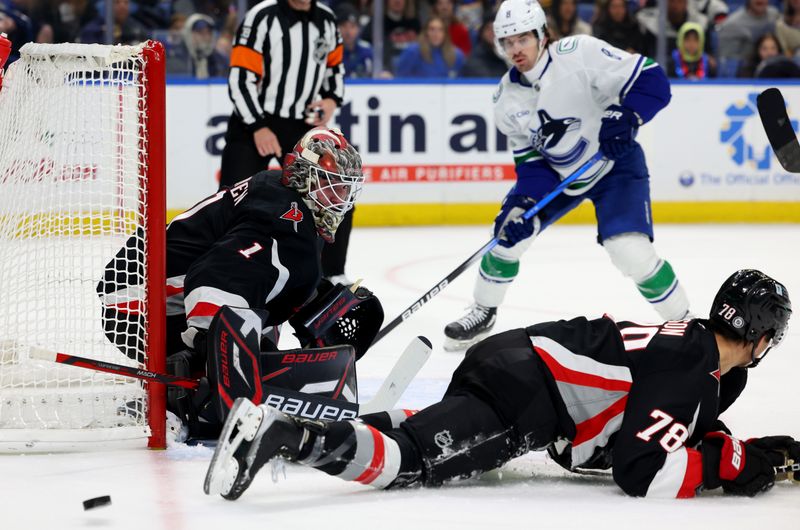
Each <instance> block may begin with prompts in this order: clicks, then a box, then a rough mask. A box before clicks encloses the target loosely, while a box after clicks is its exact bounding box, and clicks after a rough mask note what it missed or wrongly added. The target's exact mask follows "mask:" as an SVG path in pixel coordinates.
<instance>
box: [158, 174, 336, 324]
mask: <svg viewBox="0 0 800 530" xmlns="http://www.w3.org/2000/svg"><path fill="white" fill-rule="evenodd" d="M280 175H281V173H280V171H262V172H260V173H257V174H256V175H254V176H252V177H250V178H248V179H245V180H243V181H241V182H239V183H238V184H236V186H234V187H232V188H229V189H225V190H222V191H220V192H218V193H216V194H214V195H212V196H211V197H208V198H207V199H205V200H204V201H201V202H200V203H198V204H197V205H195V206H194V207H193V208H191V209H189V210H188V211H186V212H184V213H182V214H180V215H178V216H177V217H175V219H173V221H172V222H171V223H170V225H169V227H168V228H167V277H168V282H167V283H168V290H169V292H168V304H167V307H168V313H171V314H174V312H175V311H180V312H185V314H186V319H187V322H188V324H189V325H190V326H194V327H197V328H201V329H205V328H207V327H208V324H209V323H210V321H211V318H212V317H213V316H214V314H215V313H216V312H217V310H218V309H219V307H220V306H222V305H230V306H236V307H251V308H257V309H266V310H267V311H268V312H269V320H268V324H279V323H282V322H285V321H286V320H287V319H288V318H289V316H291V315H292V313H294V312H295V311H296V310H297V309H298V308H299V307H300V306H302V305H303V304H304V303H305V302H306V301H308V299H309V298H310V297H311V296H312V294H313V293H314V289H315V288H316V286H317V284H318V283H319V281H320V277H321V266H320V249H321V248H322V247H321V244H322V243H321V241H322V240H321V239H320V238H319V237H318V236H317V229H316V226H315V224H314V218H313V216H312V213H311V211H310V210H309V209H308V207H307V206H306V205H305V204H304V203H303V200H302V197H301V196H300V194H299V193H298V192H297V191H295V190H292V189H289V188H287V187H286V186H284V185H282V184H281V182H280ZM181 298H182V302H183V303H180V302H181V300H180V299H181Z"/></svg>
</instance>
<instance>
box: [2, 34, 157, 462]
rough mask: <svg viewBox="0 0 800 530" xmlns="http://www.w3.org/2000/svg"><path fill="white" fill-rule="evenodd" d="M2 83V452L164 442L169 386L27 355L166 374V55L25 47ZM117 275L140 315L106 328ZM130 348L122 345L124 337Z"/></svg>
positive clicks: (139, 49)
mask: <svg viewBox="0 0 800 530" xmlns="http://www.w3.org/2000/svg"><path fill="white" fill-rule="evenodd" d="M20 56H21V57H20V59H18V60H17V61H16V62H14V63H12V64H11V65H10V66H9V67H7V68H6V71H5V75H4V76H3V80H2V83H3V84H2V89H0V451H4V452H9V451H37V450H38V451H53V450H72V449H75V448H82V447H91V446H108V445H114V446H118V445H130V446H138V445H140V446H144V445H145V440H147V444H148V445H149V446H150V447H153V448H163V447H165V445H166V439H165V402H166V391H165V389H164V388H163V385H159V384H152V383H151V384H148V385H145V384H143V383H141V382H140V381H137V380H133V379H129V378H124V377H119V376H110V375H108V374H102V373H99V372H98V373H95V372H92V371H89V370H83V369H80V368H75V367H70V366H59V365H56V364H54V363H48V362H47V361H38V360H34V359H30V358H29V357H28V352H29V350H30V348H31V347H39V348H48V349H52V350H55V351H60V352H64V353H69V354H74V355H81V356H84V357H90V358H93V359H97V360H106V361H110V362H117V363H121V364H127V365H130V366H137V367H141V368H146V369H148V370H151V371H157V372H163V371H164V370H165V364H166V363H165V344H166V339H165V329H164V326H165V323H166V315H165V311H166V295H165V279H166V249H165V239H166V234H165V226H166V218H165V211H166V139H165V135H166V116H165V103H166V88H165V56H164V49H163V46H162V45H161V44H160V43H158V42H155V41H148V42H145V43H142V44H140V45H137V46H104V45H97V44H27V45H25V46H23V48H22V49H21V50H20ZM131 237H133V238H137V247H136V248H140V249H141V252H138V251H137V252H133V253H128V254H126V255H125V256H124V258H125V259H126V260H128V262H127V265H126V266H127V267H128V270H129V271H131V272H130V274H123V275H119V274H117V275H112V276H113V278H112V280H113V281H117V282H119V284H120V285H119V286H118V291H119V292H121V293H122V292H124V293H126V296H127V297H128V299H127V300H125V303H124V304H123V305H124V306H125V307H127V308H133V309H130V311H132V312H134V313H135V314H136V317H135V318H136V322H137V325H131V322H130V320H128V321H122V320H121V321H118V322H109V321H108V318H107V317H105V316H102V315H104V310H105V308H106V305H107V304H112V305H113V304H119V303H120V302H121V300H120V299H115V300H109V297H108V296H106V297H105V298H104V297H103V296H102V295H100V294H98V293H99V291H98V289H99V288H98V282H99V281H100V280H101V279H103V277H104V275H106V276H107V275H108V271H107V268H108V264H109V261H111V260H113V259H119V258H118V257H117V258H115V256H116V255H117V253H118V252H119V251H120V249H121V248H122V247H123V245H124V244H125V242H126V241H127V240H128V239H129V238H131ZM126 341H127V343H128V344H130V345H132V346H131V348H127V349H126V350H125V351H122V350H121V349H120V348H118V347H117V346H115V344H119V343H126Z"/></svg>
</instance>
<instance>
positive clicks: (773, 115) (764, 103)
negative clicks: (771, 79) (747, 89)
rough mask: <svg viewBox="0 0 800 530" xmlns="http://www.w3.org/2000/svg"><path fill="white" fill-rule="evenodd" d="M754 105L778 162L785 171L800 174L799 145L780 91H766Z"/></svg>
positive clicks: (771, 89)
mask: <svg viewBox="0 0 800 530" xmlns="http://www.w3.org/2000/svg"><path fill="white" fill-rule="evenodd" d="M756 105H757V106H758V115H759V116H760V117H761V124H762V125H763V126H764V131H765V132H766V133H767V138H768V139H769V144H770V145H771V146H772V150H773V151H774V152H775V156H776V157H778V162H780V163H781V165H782V166H783V169H785V170H786V171H789V172H790V173H800V143H798V141H797V135H796V134H795V132H794V128H793V127H792V121H791V120H790V119H789V115H788V114H787V113H786V102H785V101H784V100H783V95H781V91H780V90H778V89H777V88H768V89H766V90H765V91H763V92H762V93H761V94H759V95H758V97H757V98H756Z"/></svg>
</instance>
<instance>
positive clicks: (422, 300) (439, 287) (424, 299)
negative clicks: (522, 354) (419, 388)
mask: <svg viewBox="0 0 800 530" xmlns="http://www.w3.org/2000/svg"><path fill="white" fill-rule="evenodd" d="M601 158H603V154H602V152H599V151H598V152H597V153H595V155H594V156H593V157H592V158H590V159H589V160H587V161H586V163H584V164H583V165H582V166H581V167H579V168H578V169H576V170H575V171H574V172H572V174H571V175H570V176H568V177H567V178H565V179H564V180H562V181H561V183H560V184H559V185H558V186H556V187H555V188H553V190H552V191H551V192H550V193H548V194H547V195H545V196H544V197H543V198H542V200H540V201H539V202H537V203H536V204H535V205H534V206H532V207H531V208H529V209H528V210H527V211H526V212H525V213H523V214H522V216H521V217H522V219H525V220H526V221H527V220H528V219H530V218H531V217H533V216H534V215H536V214H537V213H539V212H540V211H541V210H542V208H544V207H545V206H547V205H548V204H550V202H551V201H552V200H553V199H555V198H556V197H558V196H559V195H561V192H562V191H564V190H565V189H566V188H567V186H569V185H570V184H572V183H573V182H575V181H576V180H578V179H579V178H580V177H581V176H582V175H583V174H584V173H586V171H587V170H588V169H589V168H590V167H592V166H593V165H594V164H595V163H597V162H598V161H599V160H600V159H601ZM499 242H500V239H499V238H497V237H494V238H492V240H491V241H489V242H488V243H486V244H485V245H483V246H482V247H481V248H480V249H478V251H477V252H475V253H474V254H473V255H471V256H470V257H468V258H467V259H466V261H464V262H463V263H462V264H461V265H459V266H458V267H456V268H455V269H453V271H452V272H450V274H448V275H447V276H445V277H444V278H443V279H441V280H440V281H439V282H438V283H437V284H436V285H434V286H433V287H432V288H431V289H429V290H428V292H426V293H425V294H423V295H422V296H421V297H419V298H418V299H417V300H416V301H414V303H413V304H411V305H410V306H408V307H407V308H405V309H404V310H403V312H402V313H400V314H399V315H398V316H397V317H395V319H394V320H392V321H391V322H389V323H388V324H386V325H385V326H384V327H383V329H382V330H380V331H379V332H378V334H377V335H376V336H375V340H373V341H372V344H373V345H375V343H377V342H378V341H379V340H381V339H382V338H383V337H385V336H386V335H387V334H389V332H391V331H392V330H393V329H394V328H396V327H397V326H399V325H400V324H401V323H403V322H404V321H406V320H407V319H408V318H409V317H410V316H411V315H413V314H414V313H416V312H417V310H419V309H420V308H421V307H422V306H423V305H425V304H427V303H428V302H429V301H430V299H431V298H433V297H434V296H436V295H437V294H439V293H440V292H442V291H443V290H444V288H445V287H447V286H448V284H450V282H452V281H453V280H455V279H456V278H457V277H458V276H460V275H461V273H462V272H464V271H465V270H467V269H468V268H469V267H470V265H472V264H473V263H475V262H476V261H477V260H478V259H480V258H481V257H483V255H484V254H486V253H487V252H489V251H490V250H492V249H493V248H494V247H496V246H497V244H498V243H499Z"/></svg>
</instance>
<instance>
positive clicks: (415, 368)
mask: <svg viewBox="0 0 800 530" xmlns="http://www.w3.org/2000/svg"><path fill="white" fill-rule="evenodd" d="M430 354H431V342H430V341H429V340H428V339H427V338H425V337H422V336H419V337H414V338H413V339H412V340H411V342H410V343H409V344H408V346H406V348H405V350H403V353H402V354H401V355H400V358H399V359H398V360H397V362H396V363H395V365H394V366H393V367H392V369H391V371H390V372H389V375H387V376H386V379H384V381H383V384H381V387H380V388H379V389H378V392H377V393H376V394H375V396H373V398H372V399H371V400H369V401H367V402H366V403H363V404H359V405H358V410H359V414H370V413H372V412H378V411H381V410H389V409H391V408H392V407H394V406H395V404H396V403H397V401H398V400H399V399H400V396H401V395H402V394H403V392H404V391H405V390H406V388H407V387H408V385H409V383H410V382H411V380H412V379H414V376H416V375H417V372H419V370H420V369H421V368H422V366H423V365H424V364H425V363H426V362H427V360H428V357H430ZM28 356H29V357H30V358H31V359H37V360H42V361H50V362H54V363H59V364H68V365H71V366H77V367H79V368H86V369H89V370H95V371H98V372H106V373H110V374H116V375H122V376H126V377H133V378H136V379H141V380H143V381H150V382H155V383H161V384H164V385H167V386H178V387H182V388H187V389H190V390H193V389H196V388H197V387H198V386H199V384H200V383H199V381H198V380H196V379H190V378H186V377H178V376H174V375H169V374H162V373H158V372H151V371H149V370H143V369H141V368H135V367H131V366H125V365H123V364H116V363H109V362H105V361H97V360H95V359H88V358H86V357H79V356H77V355H68V354H66V353H58V352H54V351H50V350H46V349H44V348H37V347H31V349H30V353H29V355H28Z"/></svg>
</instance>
